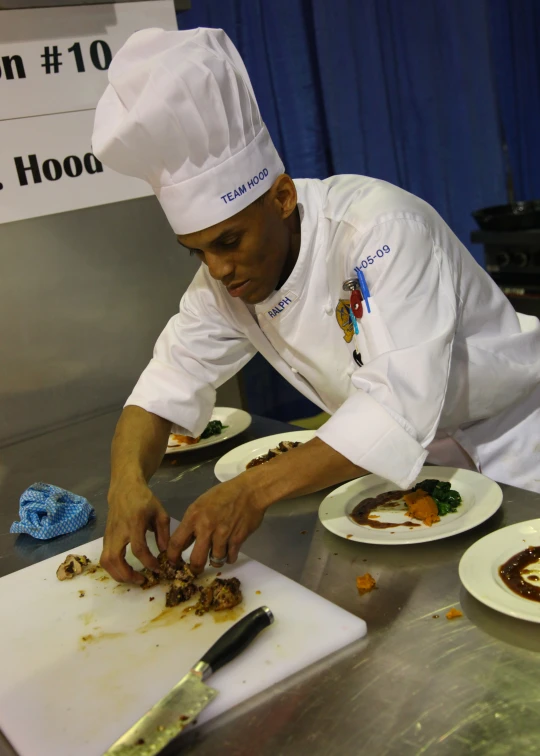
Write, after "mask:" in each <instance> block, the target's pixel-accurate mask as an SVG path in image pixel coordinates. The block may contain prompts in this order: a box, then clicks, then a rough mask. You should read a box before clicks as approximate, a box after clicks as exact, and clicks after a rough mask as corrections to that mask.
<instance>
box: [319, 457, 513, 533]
mask: <svg viewBox="0 0 540 756" xmlns="http://www.w3.org/2000/svg"><path fill="white" fill-rule="evenodd" d="M436 470H440V471H443V470H452V471H454V472H459V473H462V474H465V475H466V476H467V477H469V476H474V477H476V476H480V477H481V478H483V479H484V481H487V482H488V483H489V484H490V487H493V490H494V493H496V494H497V499H498V503H497V505H496V506H495V505H492V506H491V507H489V509H490V511H489V513H488V514H486V515H485V517H483V518H482V519H480V520H478V521H477V522H473V523H468V524H467V522H466V521H464V522H463V523H462V525H461V526H460V527H456V529H454V530H452V531H451V532H441V533H438V534H437V533H436V532H435V533H433V531H432V530H426V531H425V532H424V531H420V533H422V532H424V535H423V536H422V537H420V538H419V537H418V536H417V537H414V538H413V537H408V538H404V539H401V540H397V539H393V538H390V537H389V535H388V536H383V535H381V536H380V537H379V538H378V539H377V540H374V539H373V538H370V539H369V538H362V537H361V533H362V530H360V532H359V534H355V533H353V534H352V535H351V537H350V538H347V539H346V540H348V541H354V542H356V543H365V544H368V545H371V546H413V545H418V544H420V543H431V542H432V541H441V540H443V539H444V538H451V537H452V536H456V535H460V534H461V533H466V532H467V531H468V530H471V529H472V528H476V527H478V526H479V525H482V523H484V522H486V520H489V518H490V517H493V515H494V514H495V513H496V512H497V511H498V510H499V509H500V508H501V506H502V503H503V491H502V489H501V487H500V485H499V484H498V483H497V482H496V481H494V480H492V479H491V478H488V477H487V476H486V475H483V474H482V473H480V472H478V471H476V470H468V469H466V468H461V467H451V466H448V465H424V466H423V467H422V469H421V470H420V471H419V473H418V475H417V476H416V480H418V478H421V477H423V476H424V475H428V474H429V475H430V476H431V477H436V476H435V471H436ZM441 474H442V475H443V477H448V476H447V475H446V474H445V473H442V472H441ZM369 478H377V479H378V480H379V481H381V482H385V481H386V479H385V478H383V476H382V475H377V474H376V473H370V474H369V475H364V476H362V477H360V478H354V479H353V480H350V481H347V482H346V483H343V484H342V485H341V486H338V487H337V488H335V489H334V490H333V491H331V492H330V493H329V494H328V495H327V496H325V497H324V499H323V500H322V501H321V503H320V506H319V510H318V516H319V520H320V522H321V525H323V527H325V528H326V529H327V530H328V531H329V532H330V533H334V535H337V536H339V537H340V538H346V536H344V535H342V534H341V533H339V532H337V531H336V530H335V529H333V528H331V527H329V526H328V522H327V521H325V520H324V518H323V514H322V510H323V506H324V505H325V503H327V500H328V499H330V498H331V497H332V496H335V495H336V493H339V492H340V491H341V490H342V489H343V488H346V487H347V486H351V485H354V484H355V483H360V482H367V480H368V479H369ZM388 484H389V486H393V485H394V484H393V483H392V481H388ZM472 509H474V506H473V508H472ZM472 509H471V510H469V512H471V511H472ZM420 533H419V535H420Z"/></svg>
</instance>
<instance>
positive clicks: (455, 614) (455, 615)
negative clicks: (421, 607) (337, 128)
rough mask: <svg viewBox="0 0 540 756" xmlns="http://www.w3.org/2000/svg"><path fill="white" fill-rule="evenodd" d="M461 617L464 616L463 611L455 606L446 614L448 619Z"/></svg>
mask: <svg viewBox="0 0 540 756" xmlns="http://www.w3.org/2000/svg"><path fill="white" fill-rule="evenodd" d="M460 617H463V612H460V611H459V609H456V608H455V607H454V606H453V607H452V608H451V609H450V611H449V612H447V614H446V619H447V620H453V619H459V618H460Z"/></svg>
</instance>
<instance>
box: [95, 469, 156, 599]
mask: <svg viewBox="0 0 540 756" xmlns="http://www.w3.org/2000/svg"><path fill="white" fill-rule="evenodd" d="M169 522H170V518H169V515H168V514H167V512H166V511H165V509H164V508H163V505H162V504H161V502H160V501H159V500H158V499H156V497H155V496H154V494H153V493H152V491H151V490H150V488H148V486H147V485H146V483H144V482H137V483H134V484H132V485H125V484H124V485H123V486H122V487H121V488H120V489H119V490H111V491H109V514H108V517H107V526H106V528H105V537H104V539H103V553H102V554H101V559H100V562H101V566H102V567H104V568H105V569H106V570H107V572H108V573H109V575H111V577H113V578H114V579H115V580H117V581H118V582H119V583H137V584H139V585H140V584H141V583H143V582H144V577H143V575H141V573H140V572H137V571H136V570H134V569H133V568H132V567H130V566H129V564H128V563H127V562H126V547H127V545H128V544H131V550H132V551H133V554H134V555H135V556H136V557H137V559H138V560H139V561H140V562H142V564H143V565H144V566H145V567H148V569H149V570H154V571H157V570H158V569H159V564H158V561H157V559H156V558H155V556H153V554H152V553H151V552H150V549H149V548H148V544H147V543H146V531H147V530H152V531H153V532H154V533H155V535H156V540H157V544H158V546H159V550H160V551H165V549H166V548H167V546H168V543H169Z"/></svg>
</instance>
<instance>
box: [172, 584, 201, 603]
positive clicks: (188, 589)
mask: <svg viewBox="0 0 540 756" xmlns="http://www.w3.org/2000/svg"><path fill="white" fill-rule="evenodd" d="M195 593H197V586H196V585H195V583H193V582H192V581H188V580H173V582H172V585H171V587H170V588H169V590H168V591H167V596H166V597H165V606H177V605H178V604H181V603H182V602H183V601H188V599H190V598H191V597H192V596H193V595H194V594H195Z"/></svg>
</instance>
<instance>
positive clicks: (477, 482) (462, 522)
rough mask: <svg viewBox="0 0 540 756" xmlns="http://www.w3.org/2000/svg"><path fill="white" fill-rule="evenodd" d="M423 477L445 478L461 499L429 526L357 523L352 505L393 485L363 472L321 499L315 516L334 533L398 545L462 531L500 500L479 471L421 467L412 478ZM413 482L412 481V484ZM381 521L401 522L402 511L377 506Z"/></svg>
mask: <svg viewBox="0 0 540 756" xmlns="http://www.w3.org/2000/svg"><path fill="white" fill-rule="evenodd" d="M426 478H436V479H437V480H445V481H449V482H450V483H451V484H452V488H454V489H455V490H456V491H459V493H460V494H461V498H462V499H463V502H462V504H461V506H460V507H459V508H458V511H457V512H455V513H452V514H447V515H445V516H444V517H441V520H440V522H436V523H435V524H434V525H432V526H431V527H428V526H427V525H424V524H423V523H420V525H419V527H416V528H412V529H409V528H406V527H401V526H400V527H398V528H396V529H395V530H391V529H388V530H375V529H374V528H370V527H369V526H368V525H358V524H357V523H356V522H354V520H353V519H351V517H350V515H351V513H352V511H353V509H354V508H355V506H356V505H357V504H358V503H359V502H360V501H361V500H362V499H365V498H367V497H368V496H378V494H381V493H383V492H384V491H392V490H395V489H396V486H395V485H394V484H393V483H390V482H389V481H388V480H385V479H384V478H381V477H380V476H379V475H366V476H365V477H364V478H357V479H356V480H352V481H350V483H345V485H343V486H340V487H339V488H337V489H336V490H335V491H332V493H331V494H329V495H328V496H327V497H326V498H325V499H323V501H322V503H321V506H320V507H319V518H320V520H321V522H322V524H323V525H324V527H325V528H327V529H328V530H330V531H331V532H332V533H335V534H336V535H339V536H342V537H343V538H348V539H349V540H350V541H359V542H360V543H376V544H384V545H389V546H402V545H404V544H409V543H423V542H425V541H438V540H439V539H441V538H448V537H449V536H452V535H456V533H463V532H464V531H465V530H469V529H470V528H474V527H476V525H480V523H482V522H484V520H487V519H488V517H491V515H492V514H494V513H495V512H496V511H497V510H498V509H499V507H500V506H501V503H502V498H503V495H502V491H501V489H500V487H499V486H498V485H497V483H494V482H493V481H492V480H490V479H489V478H486V477H485V476H484V475H480V473H477V472H472V471H471V470H460V469H458V468H457V467H431V466H427V467H423V468H422V470H421V472H420V475H419V476H418V478H417V479H416V483H419V482H420V481H422V480H426ZM413 485H414V484H413ZM377 514H378V515H379V517H380V520H381V521H384V520H386V522H396V523H398V522H405V521H406V520H407V519H409V518H407V517H405V515H404V513H400V512H397V511H394V512H381V511H379V510H377Z"/></svg>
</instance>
